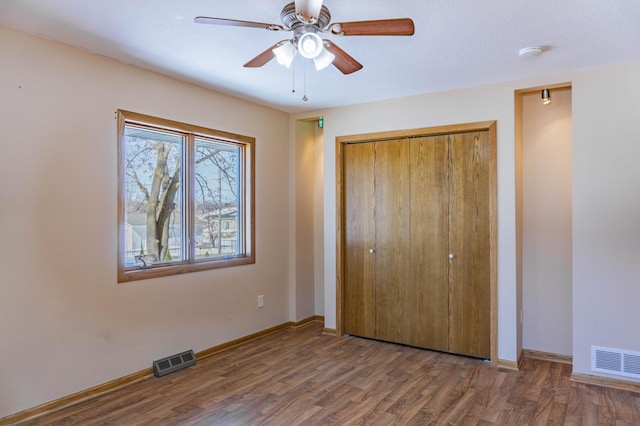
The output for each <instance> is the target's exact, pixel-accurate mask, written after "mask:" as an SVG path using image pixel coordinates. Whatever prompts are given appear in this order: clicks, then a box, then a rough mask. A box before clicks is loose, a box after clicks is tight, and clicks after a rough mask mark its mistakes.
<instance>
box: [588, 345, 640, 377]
mask: <svg viewBox="0 0 640 426" xmlns="http://www.w3.org/2000/svg"><path fill="white" fill-rule="evenodd" d="M591 370H592V371H598V372H601V373H608V374H616V375H619V376H625V377H633V378H636V379H640V352H631V351H627V350H623V349H612V348H603V347H600V346H592V347H591Z"/></svg>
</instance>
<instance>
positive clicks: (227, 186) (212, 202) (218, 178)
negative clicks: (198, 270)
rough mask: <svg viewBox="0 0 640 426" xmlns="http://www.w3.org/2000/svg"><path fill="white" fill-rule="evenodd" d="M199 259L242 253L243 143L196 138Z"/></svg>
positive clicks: (196, 248) (196, 231)
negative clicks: (241, 177)
mask: <svg viewBox="0 0 640 426" xmlns="http://www.w3.org/2000/svg"><path fill="white" fill-rule="evenodd" d="M194 161H195V188H194V192H195V200H194V208H195V211H194V217H195V219H194V221H195V240H196V247H195V254H196V259H207V258H213V257H220V256H232V255H238V254H240V253H242V251H243V250H244V247H242V246H241V243H240V241H242V239H241V234H242V221H241V218H242V208H243V206H242V205H241V202H240V200H241V198H240V183H241V182H240V181H241V179H240V176H241V174H240V167H241V161H240V147H239V146H237V145H233V144H228V143H222V142H216V141H212V140H207V139H200V138H197V139H196V140H195V156H194Z"/></svg>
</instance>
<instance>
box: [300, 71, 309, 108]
mask: <svg viewBox="0 0 640 426" xmlns="http://www.w3.org/2000/svg"><path fill="white" fill-rule="evenodd" d="M303 62H304V74H303V75H304V85H303V87H304V94H303V96H302V100H303V101H305V102H307V101H308V100H309V98H307V61H303Z"/></svg>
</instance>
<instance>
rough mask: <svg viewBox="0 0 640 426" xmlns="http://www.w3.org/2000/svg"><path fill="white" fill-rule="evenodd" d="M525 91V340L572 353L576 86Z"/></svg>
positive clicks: (542, 348) (534, 345)
mask: <svg viewBox="0 0 640 426" xmlns="http://www.w3.org/2000/svg"><path fill="white" fill-rule="evenodd" d="M522 96H523V111H522V115H523V127H522V134H523V136H522V145H523V272H522V274H523V278H522V286H523V306H524V324H523V342H524V343H523V345H524V348H525V349H530V350H535V351H542V352H548V353H552V354H560V355H568V356H571V352H572V351H571V345H572V336H571V331H572V324H571V318H572V309H571V305H572V299H571V287H572V281H571V278H572V276H571V262H572V251H571V247H572V240H571V230H572V226H571V89H570V88H562V89H552V90H551V99H552V101H551V103H550V104H548V105H543V104H542V99H541V96H540V90H536V91H534V92H529V93H525V94H523V95H522Z"/></svg>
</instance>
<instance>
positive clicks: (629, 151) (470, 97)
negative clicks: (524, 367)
mask: <svg viewBox="0 0 640 426" xmlns="http://www.w3.org/2000/svg"><path fill="white" fill-rule="evenodd" d="M638 75H640V63H631V64H627V65H621V66H615V67H608V68H604V69H596V70H586V71H581V72H575V73H569V74H562V75H555V76H545V77H540V78H534V79H528V80H523V81H518V82H509V83H502V84H496V85H492V86H483V87H475V88H470V89H464V90H455V91H450V92H443V93H435V94H428V95H423V96H415V97H408V98H402V99H395V100H390V101H385V102H376V103H370V104H363V105H354V106H349V107H344V108H336V109H330V110H321V111H313V112H310V113H307V114H296V115H294V116H293V117H292V120H297V119H304V118H305V117H310V116H324V117H325V131H324V148H325V152H324V166H325V170H324V185H325V186H324V200H325V204H324V225H325V228H324V238H325V257H324V260H325V292H324V304H325V326H326V327H328V328H334V327H335V325H336V317H335V315H336V312H335V300H336V294H335V288H336V287H335V277H336V270H335V265H336V251H335V247H336V241H335V235H336V232H335V230H336V213H335V199H336V191H335V184H336V179H335V176H336V167H335V138H336V137H337V136H343V135H352V134H360V133H370V132H378V131H388V130H398V129H410V128H418V127H427V126H435V125H444V124H454V123H465V122H473V121H483V120H497V122H498V126H497V130H498V133H497V137H498V357H499V358H500V359H502V360H509V361H515V360H516V359H517V354H518V349H519V348H518V346H519V345H518V341H519V338H521V335H520V334H519V333H520V331H519V328H518V326H517V323H518V319H519V318H518V316H519V315H518V303H517V294H518V291H519V289H518V288H517V285H518V284H517V280H516V228H515V226H516V221H515V207H516V205H515V203H516V200H515V150H514V115H515V114H514V91H515V90H519V89H523V88H527V87H534V86H542V85H545V84H553V83H560V82H572V85H573V87H572V91H573V158H572V163H573V262H572V263H573V289H572V290H573V318H572V324H573V330H572V331H573V345H572V346H573V357H574V372H576V373H587V374H591V372H590V371H589V368H590V367H589V357H590V345H591V344H597V345H605V346H611V347H620V348H626V349H629V350H636V351H638V350H640V327H636V326H635V324H636V323H637V317H636V311H637V301H638V300H640V298H639V296H640V285H638V277H640V262H639V261H638V259H640V221H639V220H638V218H639V217H640V196H638V187H639V186H640V185H639V184H640V167H637V164H636V163H637V159H638V158H640V137H639V136H638V133H637V130H636V126H635V122H636V121H637V118H638V117H639V116H640V102H638V99H640V79H638V78H637V76H638Z"/></svg>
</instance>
